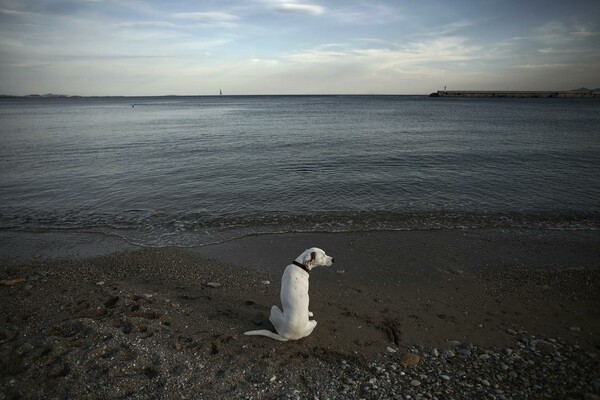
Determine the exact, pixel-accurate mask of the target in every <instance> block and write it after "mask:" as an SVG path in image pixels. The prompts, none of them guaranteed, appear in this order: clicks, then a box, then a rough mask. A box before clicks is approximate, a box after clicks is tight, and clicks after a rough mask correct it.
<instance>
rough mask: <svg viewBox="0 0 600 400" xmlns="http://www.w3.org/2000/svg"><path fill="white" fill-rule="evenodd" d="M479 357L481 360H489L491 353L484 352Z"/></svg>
mask: <svg viewBox="0 0 600 400" xmlns="http://www.w3.org/2000/svg"><path fill="white" fill-rule="evenodd" d="M477 358H479V359H480V360H484V361H485V360H489V359H490V355H489V354H487V353H483V354H480V355H479V357H477Z"/></svg>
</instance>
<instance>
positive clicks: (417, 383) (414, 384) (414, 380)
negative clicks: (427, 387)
mask: <svg viewBox="0 0 600 400" xmlns="http://www.w3.org/2000/svg"><path fill="white" fill-rule="evenodd" d="M410 386H421V382H419V381H418V380H416V379H413V380H412V381H410Z"/></svg>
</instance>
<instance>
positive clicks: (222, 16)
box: [172, 11, 239, 22]
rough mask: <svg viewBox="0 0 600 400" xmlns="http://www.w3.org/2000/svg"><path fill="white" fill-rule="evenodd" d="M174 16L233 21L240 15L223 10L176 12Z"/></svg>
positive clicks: (209, 20)
mask: <svg viewBox="0 0 600 400" xmlns="http://www.w3.org/2000/svg"><path fill="white" fill-rule="evenodd" d="M172 16H173V17H175V18H179V19H189V20H194V21H202V22H232V21H236V20H238V19H239V17H238V16H236V15H233V14H230V13H226V12H221V11H207V12H184V13H175V14H172Z"/></svg>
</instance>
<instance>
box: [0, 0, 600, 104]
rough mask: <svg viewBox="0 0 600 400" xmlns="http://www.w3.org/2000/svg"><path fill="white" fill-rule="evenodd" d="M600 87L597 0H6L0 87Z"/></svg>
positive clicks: (367, 90)
mask: <svg viewBox="0 0 600 400" xmlns="http://www.w3.org/2000/svg"><path fill="white" fill-rule="evenodd" d="M583 86H585V87H589V88H597V87H600V1H598V0H588V1H582V0H568V1H567V0H558V1H557V0H514V1H513V0H471V1H467V0H419V1H408V0H406V1H404V0H396V1H392V0H389V1H384V0H373V1H367V0H331V1H325V0H314V1H312V0H309V1H299V0H298V1H293V0H216V1H210V0H205V1H202V0H196V1H191V0H169V1H162V0H160V1H159V0H131V1H129V0H0V94H12V95H27V94H32V93H39V94H45V93H55V94H69V95H84V96H89V95H98V96H107V95H214V94H218V92H219V90H220V89H221V90H223V94H224V95H227V94H231V95H234V94H237V95H245V94H428V93H430V92H434V91H437V90H442V89H443V88H444V87H447V89H448V90H569V89H576V88H580V87H583Z"/></svg>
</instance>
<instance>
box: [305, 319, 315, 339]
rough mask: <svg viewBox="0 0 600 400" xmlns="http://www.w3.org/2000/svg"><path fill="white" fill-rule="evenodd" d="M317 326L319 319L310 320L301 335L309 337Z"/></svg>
mask: <svg viewBox="0 0 600 400" xmlns="http://www.w3.org/2000/svg"><path fill="white" fill-rule="evenodd" d="M316 326H317V321H315V320H314V319H311V320H310V321H308V324H306V329H305V330H304V332H303V333H302V336H301V337H307V336H308V335H310V334H311V333H312V331H314V330H315V327H316Z"/></svg>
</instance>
